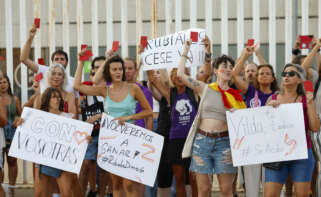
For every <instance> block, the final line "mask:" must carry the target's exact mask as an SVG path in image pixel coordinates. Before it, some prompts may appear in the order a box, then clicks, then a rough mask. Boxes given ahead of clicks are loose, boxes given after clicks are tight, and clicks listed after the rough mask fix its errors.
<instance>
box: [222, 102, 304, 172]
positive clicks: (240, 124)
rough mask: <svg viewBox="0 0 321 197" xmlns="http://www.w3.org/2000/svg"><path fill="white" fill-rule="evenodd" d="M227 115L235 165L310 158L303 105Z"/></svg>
mask: <svg viewBox="0 0 321 197" xmlns="http://www.w3.org/2000/svg"><path fill="white" fill-rule="evenodd" d="M226 115H227V124H228V130H229V137H230V145H231V150H232V158H233V165H234V166H243V165H250V164H258V163H268V162H275V161H288V160H296V159H306V158H307V157H308V154H307V142H306V137H305V127H304V118H303V107H302V103H294V104H283V105H280V106H279V107H277V108H273V107H270V106H266V107H257V108H250V109H242V110H237V111H235V112H226Z"/></svg>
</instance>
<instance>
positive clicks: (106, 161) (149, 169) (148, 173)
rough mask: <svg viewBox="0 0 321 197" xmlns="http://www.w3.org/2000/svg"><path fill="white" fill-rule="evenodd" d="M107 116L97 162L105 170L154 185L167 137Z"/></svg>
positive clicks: (101, 133) (102, 128)
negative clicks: (122, 123) (121, 123)
mask: <svg viewBox="0 0 321 197" xmlns="http://www.w3.org/2000/svg"><path fill="white" fill-rule="evenodd" d="M113 119H114V118H113V117H111V116H108V115H107V114H106V113H103V116H102V119H101V123H100V131H99V141H98V157H97V163H98V165H99V167H101V168H102V169H104V170H106V171H108V172H110V173H112V174H115V175H118V176H121V177H123V178H126V179H129V180H132V181H136V182H139V183H142V184H145V185H149V186H153V185H154V182H155V179H156V175H157V170H158V165H159V160H160V156H161V153H162V149H163V143H164V137H163V136H160V135H158V134H157V133H154V132H152V131H149V130H147V129H144V128H142V127H139V126H135V125H133V124H129V123H125V124H124V125H119V124H118V123H117V121H112V120H113Z"/></svg>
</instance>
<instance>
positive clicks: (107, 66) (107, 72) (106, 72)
mask: <svg viewBox="0 0 321 197" xmlns="http://www.w3.org/2000/svg"><path fill="white" fill-rule="evenodd" d="M114 62H120V63H121V67H122V69H123V77H122V81H126V75H125V63H124V60H123V59H122V58H121V57H120V56H119V55H115V56H113V57H111V58H110V59H109V60H107V61H106V63H105V65H103V66H104V78H105V80H106V81H107V82H111V80H112V79H111V76H110V64H111V63H114Z"/></svg>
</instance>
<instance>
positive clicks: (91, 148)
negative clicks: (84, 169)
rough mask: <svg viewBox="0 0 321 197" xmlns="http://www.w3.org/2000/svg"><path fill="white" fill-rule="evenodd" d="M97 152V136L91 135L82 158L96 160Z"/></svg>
mask: <svg viewBox="0 0 321 197" xmlns="http://www.w3.org/2000/svg"><path fill="white" fill-rule="evenodd" d="M97 153H98V136H94V137H92V140H91V143H90V144H88V147H87V150H86V154H85V159H84V160H97Z"/></svg>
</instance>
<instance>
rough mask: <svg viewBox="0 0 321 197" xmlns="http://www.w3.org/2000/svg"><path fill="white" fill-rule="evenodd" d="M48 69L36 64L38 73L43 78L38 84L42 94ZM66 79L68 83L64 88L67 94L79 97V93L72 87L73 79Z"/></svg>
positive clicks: (68, 77)
mask: <svg viewBox="0 0 321 197" xmlns="http://www.w3.org/2000/svg"><path fill="white" fill-rule="evenodd" d="M48 70H49V67H48V66H43V65H40V64H38V72H37V74H39V73H42V74H43V78H42V79H41V80H40V82H39V84H40V93H41V94H42V93H43V92H44V91H45V90H46V81H45V78H46V73H47V72H48ZM66 77H67V79H68V83H67V87H66V91H67V92H72V93H74V95H75V97H77V98H78V97H79V92H78V91H76V90H74V88H73V85H74V78H73V77H70V76H66Z"/></svg>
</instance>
